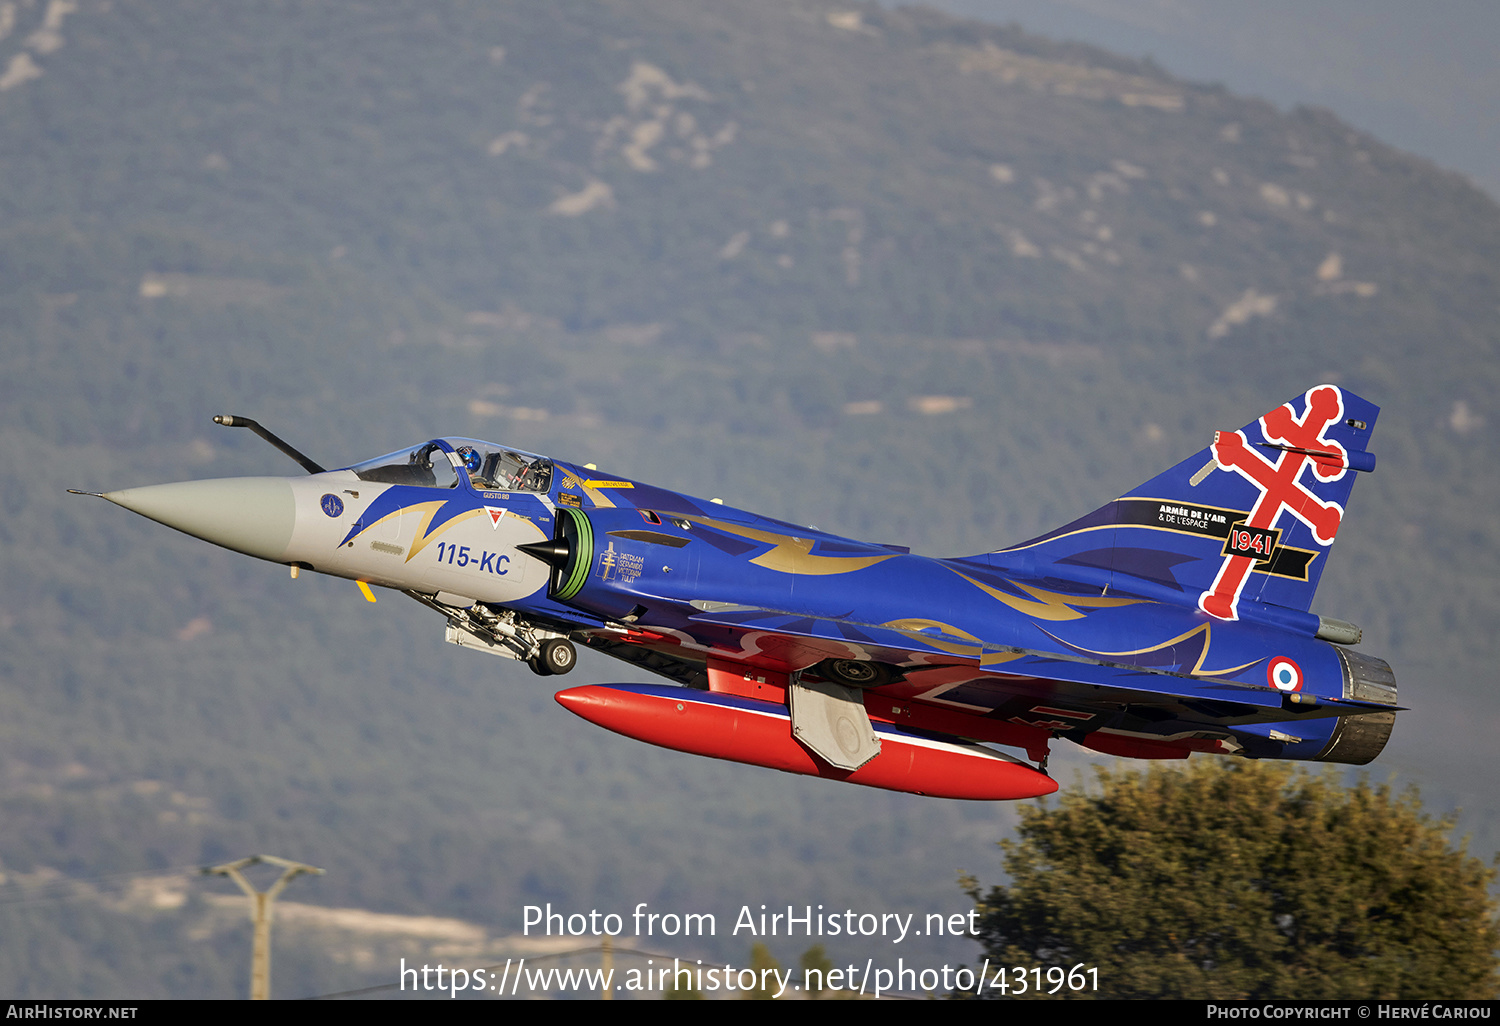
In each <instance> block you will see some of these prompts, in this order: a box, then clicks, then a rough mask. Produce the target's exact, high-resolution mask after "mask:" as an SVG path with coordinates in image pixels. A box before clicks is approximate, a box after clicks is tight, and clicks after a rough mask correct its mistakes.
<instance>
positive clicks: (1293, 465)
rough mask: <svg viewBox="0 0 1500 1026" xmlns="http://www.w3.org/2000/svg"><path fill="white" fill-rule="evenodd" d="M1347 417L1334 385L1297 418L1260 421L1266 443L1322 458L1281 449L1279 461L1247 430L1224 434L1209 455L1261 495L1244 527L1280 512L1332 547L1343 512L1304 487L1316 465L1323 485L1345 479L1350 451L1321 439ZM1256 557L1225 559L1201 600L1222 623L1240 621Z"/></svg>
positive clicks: (1283, 413)
mask: <svg viewBox="0 0 1500 1026" xmlns="http://www.w3.org/2000/svg"><path fill="white" fill-rule="evenodd" d="M1343 416H1344V396H1343V393H1342V392H1340V391H1339V390H1338V389H1337V388H1335V387H1334V386H1333V385H1319V386H1318V387H1317V388H1314V389H1312V390H1310V391H1309V392H1308V393H1307V412H1306V413H1304V414H1303V416H1302V419H1301V420H1298V419H1297V417H1296V415H1295V414H1294V413H1293V412H1292V408H1291V407H1290V406H1278V407H1277V408H1276V409H1274V410H1272V411H1271V412H1270V413H1268V414H1266V415H1265V416H1264V417H1262V418H1261V419H1260V430H1261V434H1262V435H1264V436H1265V439H1266V441H1268V442H1274V443H1277V444H1279V445H1286V446H1291V447H1293V448H1296V449H1306V450H1310V451H1311V452H1315V453H1322V454H1323V455H1318V456H1314V455H1308V454H1306V453H1300V452H1286V451H1283V452H1282V453H1281V454H1280V456H1279V457H1278V459H1277V460H1276V462H1275V463H1272V462H1271V461H1270V460H1268V459H1266V458H1265V457H1264V456H1262V455H1261V454H1260V453H1258V452H1256V451H1255V450H1254V449H1252V448H1251V447H1250V443H1249V441H1248V440H1247V439H1246V438H1245V433H1244V432H1243V431H1236V432H1234V433H1233V434H1230V433H1228V432H1224V431H1220V432H1219V433H1218V436H1217V437H1216V438H1215V439H1214V444H1213V446H1212V449H1211V451H1212V452H1213V457H1214V460H1215V461H1216V462H1217V463H1218V465H1219V467H1220V468H1221V469H1223V470H1233V471H1234V472H1235V473H1237V474H1239V475H1240V476H1241V477H1243V478H1244V479H1245V480H1247V481H1249V482H1250V483H1251V484H1253V485H1254V486H1255V487H1256V488H1257V489H1258V490H1259V491H1260V498H1259V499H1257V500H1256V501H1255V506H1254V508H1252V509H1251V510H1250V515H1249V516H1248V517H1247V518H1246V520H1245V526H1246V527H1255V528H1262V529H1270V528H1274V527H1275V526H1276V521H1277V519H1278V518H1279V517H1280V516H1281V511H1282V510H1290V511H1291V513H1292V515H1293V516H1295V517H1296V518H1297V519H1298V520H1301V521H1302V522H1303V523H1304V524H1306V525H1307V526H1308V527H1310V528H1312V533H1313V539H1314V540H1315V541H1317V543H1318V544H1319V545H1332V544H1333V539H1334V536H1335V535H1337V534H1338V530H1339V523H1340V521H1341V520H1343V517H1344V510H1343V507H1341V506H1340V505H1339V504H1338V503H1336V502H1324V501H1323V500H1321V499H1319V498H1318V497H1317V496H1316V495H1314V494H1313V493H1312V492H1311V491H1309V490H1308V489H1307V487H1306V486H1304V485H1303V484H1301V483H1300V481H1299V478H1301V476H1302V471H1303V470H1304V469H1305V468H1306V467H1307V466H1308V464H1309V463H1310V464H1312V470H1313V475H1314V476H1315V477H1317V479H1318V480H1319V481H1337V480H1338V479H1339V478H1341V477H1343V476H1344V473H1345V469H1346V467H1347V465H1348V462H1349V453H1348V451H1347V450H1345V449H1344V447H1343V446H1342V445H1340V444H1339V443H1338V442H1335V441H1331V440H1329V439H1326V438H1324V437H1323V434H1324V432H1326V431H1327V430H1328V429H1329V428H1330V427H1332V426H1333V425H1335V424H1337V423H1338V422H1339V421H1340V420H1341V419H1343ZM1255 562H1256V558H1255V557H1254V556H1239V555H1234V556H1226V557H1224V563H1223V565H1221V566H1220V567H1219V574H1218V576H1217V577H1215V578H1214V583H1213V586H1212V587H1211V588H1209V589H1208V591H1205V592H1204V593H1203V594H1202V595H1200V596H1199V597H1198V606H1199V608H1200V609H1202V610H1203V611H1204V612H1205V613H1208V614H1209V615H1211V616H1217V617H1218V618H1219V619H1221V620H1237V619H1239V611H1238V607H1239V601H1240V591H1241V590H1242V589H1243V588H1244V587H1245V582H1246V581H1247V580H1249V578H1250V571H1251V569H1252V568H1253V567H1254V565H1255Z"/></svg>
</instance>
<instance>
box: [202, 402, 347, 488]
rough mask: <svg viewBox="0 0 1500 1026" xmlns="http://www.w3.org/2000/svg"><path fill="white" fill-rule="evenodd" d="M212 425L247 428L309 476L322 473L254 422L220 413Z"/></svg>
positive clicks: (311, 462) (314, 464)
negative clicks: (287, 457) (294, 462)
mask: <svg viewBox="0 0 1500 1026" xmlns="http://www.w3.org/2000/svg"><path fill="white" fill-rule="evenodd" d="M214 423H215V424H223V425H224V426H225V427H242V428H249V429H250V430H251V431H254V432H255V433H256V434H257V435H260V437H262V438H264V439H265V440H266V441H268V442H270V443H271V444H272V445H274V446H276V448H278V449H280V450H281V451H282V452H284V453H286V454H287V455H288V456H290V457H291V458H292V459H294V460H296V461H297V465H298V466H299V467H301V468H302V469H303V470H305V471H307V472H308V473H309V474H321V473H323V468H322V467H320V466H318V465H317V464H316V463H314V462H313V461H312V460H310V459H308V458H307V457H306V456H304V455H302V454H301V453H300V452H298V451H297V450H296V449H293V448H292V447H291V446H290V445H287V444H286V443H285V442H283V441H282V440H281V439H280V438H277V437H276V436H275V435H273V434H271V432H269V431H267V430H266V429H265V428H263V427H261V426H260V425H259V424H257V423H256V422H255V421H253V420H251V419H250V418H249V417H236V416H235V415H234V414H232V413H221V414H219V415H218V416H217V417H215V418H214Z"/></svg>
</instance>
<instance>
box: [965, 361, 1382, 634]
mask: <svg viewBox="0 0 1500 1026" xmlns="http://www.w3.org/2000/svg"><path fill="white" fill-rule="evenodd" d="M1379 413H1380V409H1379V407H1377V406H1375V405H1373V404H1372V403H1369V402H1367V401H1365V400H1364V399H1361V398H1360V397H1359V396H1357V395H1355V394H1354V393H1353V392H1349V391H1347V390H1345V389H1342V388H1340V387H1338V386H1337V385H1318V386H1316V387H1314V388H1310V389H1308V390H1307V391H1306V392H1305V393H1303V394H1302V395H1300V396H1297V397H1296V398H1294V399H1292V400H1290V401H1288V402H1287V403H1285V404H1284V405H1282V406H1278V407H1276V408H1275V409H1274V410H1271V411H1270V412H1269V413H1267V414H1266V415H1265V416H1263V417H1260V418H1259V419H1257V420H1255V421H1253V422H1252V423H1250V424H1247V425H1245V426H1244V427H1243V428H1241V429H1240V430H1239V431H1220V432H1218V433H1217V434H1216V436H1215V438H1214V441H1213V442H1212V444H1210V445H1209V446H1208V447H1207V448H1205V449H1202V450H1200V451H1199V452H1198V453H1197V455H1195V456H1192V457H1191V458H1189V459H1186V460H1184V461H1183V462H1181V463H1179V464H1177V466H1175V467H1173V468H1172V469H1171V470H1168V471H1166V472H1165V473H1162V474H1158V475H1157V476H1156V477H1154V478H1152V479H1151V480H1150V481H1147V482H1146V483H1144V484H1143V485H1141V486H1140V487H1139V488H1136V489H1135V490H1133V491H1131V492H1129V493H1127V494H1126V495H1124V496H1122V497H1120V498H1118V499H1116V500H1115V501H1114V502H1111V503H1110V504H1109V505H1107V506H1104V507H1102V508H1100V509H1097V510H1095V511H1094V512H1093V513H1090V514H1089V515H1088V516H1086V517H1083V518H1082V519H1080V520H1075V521H1074V522H1073V523H1071V524H1068V525H1067V526H1065V527H1062V528H1059V529H1058V530H1056V531H1052V532H1050V533H1048V534H1045V535H1043V536H1042V537H1040V538H1036V539H1033V540H1032V541H1029V542H1026V543H1024V544H1022V545H1017V546H1013V547H1012V548H1009V549H1004V550H1002V551H1001V552H998V553H993V554H991V555H990V556H987V557H984V558H985V559H986V560H987V561H990V562H1001V563H1004V564H1006V565H1011V564H1016V563H1020V564H1022V565H1024V566H1026V567H1028V568H1030V569H1031V570H1033V571H1034V572H1037V573H1039V574H1046V573H1049V572H1050V573H1056V574H1057V575H1058V576H1064V577H1066V576H1070V575H1069V573H1068V571H1067V569H1065V567H1089V568H1094V570H1095V573H1094V574H1090V575H1089V576H1091V577H1092V576H1096V575H1097V571H1101V570H1102V571H1106V572H1107V573H1106V575H1105V576H1106V578H1107V583H1110V584H1113V585H1116V586H1118V587H1120V588H1122V589H1125V590H1129V589H1130V585H1131V581H1132V579H1134V580H1135V581H1149V582H1153V583H1155V584H1156V585H1165V586H1166V587H1168V588H1170V589H1172V590H1175V591H1178V592H1181V593H1182V595H1183V598H1184V600H1186V601H1189V602H1191V603H1192V604H1194V605H1196V606H1197V607H1198V608H1199V609H1202V610H1203V611H1204V612H1206V613H1209V614H1211V615H1213V616H1215V617H1218V618H1220V619H1224V620H1237V619H1239V618H1240V610H1241V608H1242V606H1243V605H1244V604H1245V603H1247V602H1261V603H1269V604H1272V605H1274V606H1281V607H1286V608H1291V609H1297V610H1302V611H1306V610H1307V609H1308V608H1309V607H1310V606H1311V605H1312V599H1313V593H1314V592H1316V591H1317V587H1318V581H1319V579H1320V578H1321V577H1322V575H1323V565H1324V563H1325V562H1326V561H1327V556H1328V553H1329V551H1330V550H1331V549H1332V547H1333V543H1334V541H1335V540H1336V539H1337V537H1338V531H1339V527H1340V526H1341V525H1342V523H1343V518H1344V510H1345V509H1346V508H1347V505H1348V501H1349V493H1350V490H1351V489H1352V488H1353V487H1354V479H1355V477H1356V472H1358V471H1370V470H1374V469H1375V457H1374V455H1373V454H1371V453H1370V452H1369V451H1367V449H1366V446H1367V444H1368V443H1369V439H1370V433H1371V431H1373V430H1374V427H1375V418H1376V416H1377V415H1378V414H1379ZM1049 567H1056V569H1055V570H1049V569H1048V568H1049Z"/></svg>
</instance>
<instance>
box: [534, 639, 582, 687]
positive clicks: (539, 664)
mask: <svg viewBox="0 0 1500 1026" xmlns="http://www.w3.org/2000/svg"><path fill="white" fill-rule="evenodd" d="M526 665H528V666H530V667H531V672H532V673H535V674H537V675H538V676H541V677H553V676H561V675H562V674H564V673H567V672H568V671H569V670H571V669H573V667H574V666H576V665H578V650H577V649H575V648H574V647H573V643H572V642H571V641H569V640H568V639H567V638H548V639H547V640H546V641H543V642H542V643H541V644H540V645H538V646H537V651H536V654H535V655H534V656H532V657H531V658H530V659H528V660H526Z"/></svg>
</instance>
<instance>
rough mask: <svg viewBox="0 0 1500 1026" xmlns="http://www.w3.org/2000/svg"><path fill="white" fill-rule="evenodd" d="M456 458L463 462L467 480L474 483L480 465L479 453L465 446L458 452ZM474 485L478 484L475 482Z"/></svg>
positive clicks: (469, 446) (470, 446)
mask: <svg viewBox="0 0 1500 1026" xmlns="http://www.w3.org/2000/svg"><path fill="white" fill-rule="evenodd" d="M458 458H459V459H461V460H463V461H464V469H465V470H467V471H468V472H469V480H470V481H474V479H475V478H476V477H477V476H478V474H479V465H480V463H481V458H480V455H479V451H478V450H477V449H475V448H474V447H473V446H472V445H465V446H463V447H462V448H460V449H459V450H458ZM475 483H476V484H477V483H479V482H477V481H476V482H475Z"/></svg>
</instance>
